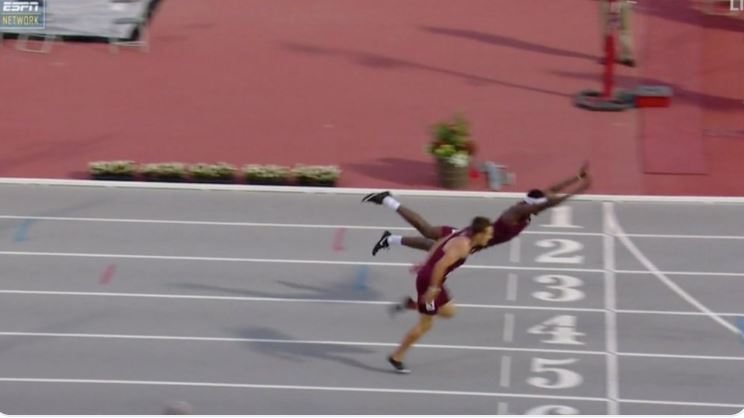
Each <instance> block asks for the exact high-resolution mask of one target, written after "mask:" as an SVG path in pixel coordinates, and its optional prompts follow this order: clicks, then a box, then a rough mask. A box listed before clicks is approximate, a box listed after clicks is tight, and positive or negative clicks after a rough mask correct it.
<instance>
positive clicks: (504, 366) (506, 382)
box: [499, 356, 511, 388]
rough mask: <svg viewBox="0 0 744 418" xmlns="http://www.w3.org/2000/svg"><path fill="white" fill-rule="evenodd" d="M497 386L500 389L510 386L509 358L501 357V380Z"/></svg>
mask: <svg viewBox="0 0 744 418" xmlns="http://www.w3.org/2000/svg"><path fill="white" fill-rule="evenodd" d="M499 384H500V385H501V387H502V388H508V387H509V386H511V356H501V378H500V379H499Z"/></svg>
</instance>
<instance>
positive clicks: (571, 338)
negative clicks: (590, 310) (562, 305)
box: [527, 315, 586, 345]
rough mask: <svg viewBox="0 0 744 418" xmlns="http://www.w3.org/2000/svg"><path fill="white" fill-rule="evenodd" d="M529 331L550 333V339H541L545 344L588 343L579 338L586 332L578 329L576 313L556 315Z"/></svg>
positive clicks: (532, 332)
mask: <svg viewBox="0 0 744 418" xmlns="http://www.w3.org/2000/svg"><path fill="white" fill-rule="evenodd" d="M527 332H528V333H530V334H535V335H550V336H551V338H550V339H547V340H540V342H541V343H545V344H565V345H586V343H584V342H581V341H579V340H578V339H579V337H583V336H585V335H586V334H585V333H583V332H578V331H576V316H575V315H558V316H554V317H552V318H550V319H548V320H547V321H544V322H542V323H540V324H537V325H535V326H532V327H530V328H529V329H528V330H527Z"/></svg>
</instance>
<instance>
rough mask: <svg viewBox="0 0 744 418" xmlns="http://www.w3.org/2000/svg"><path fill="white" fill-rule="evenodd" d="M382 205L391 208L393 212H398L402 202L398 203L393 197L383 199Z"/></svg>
mask: <svg viewBox="0 0 744 418" xmlns="http://www.w3.org/2000/svg"><path fill="white" fill-rule="evenodd" d="M382 204H383V205H385V206H387V207H389V208H390V209H392V210H398V208H399V207H400V202H398V201H397V200H395V199H394V198H392V197H391V196H387V197H386V198H384V199H382Z"/></svg>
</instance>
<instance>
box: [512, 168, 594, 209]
mask: <svg viewBox="0 0 744 418" xmlns="http://www.w3.org/2000/svg"><path fill="white" fill-rule="evenodd" d="M591 183H592V182H591V178H590V177H589V174H588V173H584V176H583V177H582V178H581V184H579V185H578V186H577V187H575V188H574V189H573V190H569V191H568V192H567V193H565V194H561V195H558V194H549V195H547V196H546V199H547V201H546V202H545V203H540V204H537V205H515V206H513V207H512V208H510V209H509V213H508V214H509V215H510V216H515V217H518V218H520V217H523V216H525V215H537V214H539V213H540V212H542V211H544V210H545V209H550V208H552V207H555V206H558V205H560V204H561V203H563V202H565V201H566V200H568V199H570V198H571V197H573V196H576V195H577V194H580V193H584V192H585V191H586V190H587V189H588V188H589V186H591Z"/></svg>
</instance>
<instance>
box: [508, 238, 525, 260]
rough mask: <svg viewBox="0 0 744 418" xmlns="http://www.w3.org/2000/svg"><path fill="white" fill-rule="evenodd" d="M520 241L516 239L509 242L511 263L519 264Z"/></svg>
mask: <svg viewBox="0 0 744 418" xmlns="http://www.w3.org/2000/svg"><path fill="white" fill-rule="evenodd" d="M521 243H522V240H521V239H520V238H519V237H517V238H514V239H512V240H511V242H510V243H509V261H510V262H512V263H519V258H520V252H521V251H520V250H521Z"/></svg>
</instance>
